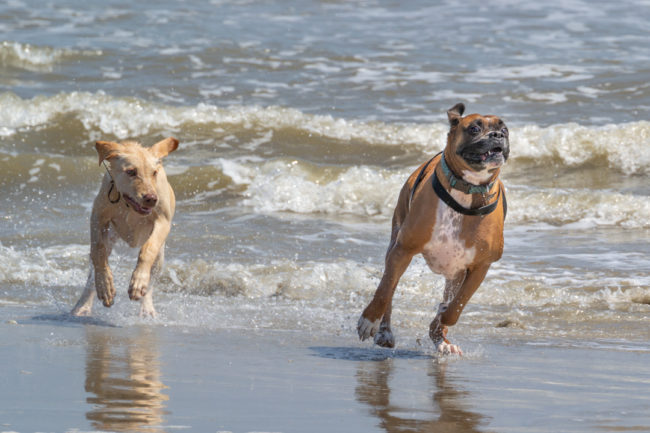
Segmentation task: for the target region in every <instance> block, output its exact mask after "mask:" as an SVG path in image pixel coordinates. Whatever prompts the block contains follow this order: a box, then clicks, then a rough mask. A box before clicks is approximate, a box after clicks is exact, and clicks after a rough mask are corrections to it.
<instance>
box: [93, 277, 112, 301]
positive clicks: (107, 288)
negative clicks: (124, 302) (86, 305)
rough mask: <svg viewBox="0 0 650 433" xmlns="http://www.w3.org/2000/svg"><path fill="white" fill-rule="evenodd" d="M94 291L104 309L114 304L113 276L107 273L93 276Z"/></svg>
mask: <svg viewBox="0 0 650 433" xmlns="http://www.w3.org/2000/svg"><path fill="white" fill-rule="evenodd" d="M95 289H96V291H97V297H98V298H99V300H100V301H102V304H104V307H110V306H112V305H113V303H114V302H115V286H114V285H113V275H112V274H111V273H110V271H109V272H106V273H101V274H100V273H96V274H95Z"/></svg>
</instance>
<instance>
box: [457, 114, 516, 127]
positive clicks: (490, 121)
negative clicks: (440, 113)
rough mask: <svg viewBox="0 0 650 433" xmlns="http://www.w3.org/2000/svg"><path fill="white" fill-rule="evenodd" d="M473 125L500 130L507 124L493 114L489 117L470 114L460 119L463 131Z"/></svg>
mask: <svg viewBox="0 0 650 433" xmlns="http://www.w3.org/2000/svg"><path fill="white" fill-rule="evenodd" d="M472 125H476V126H479V127H481V128H486V129H499V128H502V127H503V126H504V125H505V123H504V122H503V120H501V118H500V117H499V116H494V115H491V114H488V115H487V116H482V115H480V114H468V115H467V116H465V117H463V118H462V119H460V126H461V127H462V128H463V129H467V128H468V127H470V126H472Z"/></svg>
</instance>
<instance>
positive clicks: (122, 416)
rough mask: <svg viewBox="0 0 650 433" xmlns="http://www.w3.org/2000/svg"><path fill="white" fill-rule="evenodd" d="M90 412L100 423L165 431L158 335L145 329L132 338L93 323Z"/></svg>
mask: <svg viewBox="0 0 650 433" xmlns="http://www.w3.org/2000/svg"><path fill="white" fill-rule="evenodd" d="M87 340H88V353H87V358H86V384H85V389H86V392H88V393H90V394H92V395H91V396H89V397H88V398H87V399H86V401H87V402H88V403H89V404H91V405H92V406H93V408H92V410H90V411H89V412H88V413H87V414H86V418H87V419H88V420H89V421H91V422H92V425H93V427H94V428H95V429H97V430H101V431H119V432H124V431H128V432H149V431H154V430H155V431H156V432H161V431H162V430H160V428H158V426H160V425H161V424H162V423H163V421H164V415H165V414H166V413H168V412H166V411H165V401H167V400H168V399H169V397H168V396H167V395H166V394H164V393H163V390H164V389H165V388H166V387H165V385H164V384H163V383H162V382H161V380H160V368H159V367H160V366H159V362H158V351H157V348H156V344H155V335H153V334H152V333H150V332H147V331H142V332H141V333H140V334H139V335H136V336H135V337H130V338H124V337H121V336H119V337H118V336H115V335H112V333H110V332H107V331H106V330H105V329H92V328H88V331H87Z"/></svg>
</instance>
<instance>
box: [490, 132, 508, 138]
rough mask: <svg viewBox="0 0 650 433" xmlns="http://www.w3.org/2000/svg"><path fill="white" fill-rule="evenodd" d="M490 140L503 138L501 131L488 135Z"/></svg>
mask: <svg viewBox="0 0 650 433" xmlns="http://www.w3.org/2000/svg"><path fill="white" fill-rule="evenodd" d="M489 137H490V138H503V137H505V134H504V133H503V132H501V131H492V132H490V134H489Z"/></svg>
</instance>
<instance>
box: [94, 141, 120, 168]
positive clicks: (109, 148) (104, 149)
mask: <svg viewBox="0 0 650 433" xmlns="http://www.w3.org/2000/svg"><path fill="white" fill-rule="evenodd" d="M120 147H121V144H119V143H115V142H114V141H97V142H95V149H97V154H98V155H99V165H101V164H102V161H103V160H105V159H111V158H115V157H116V156H117V154H118V153H120Z"/></svg>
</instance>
